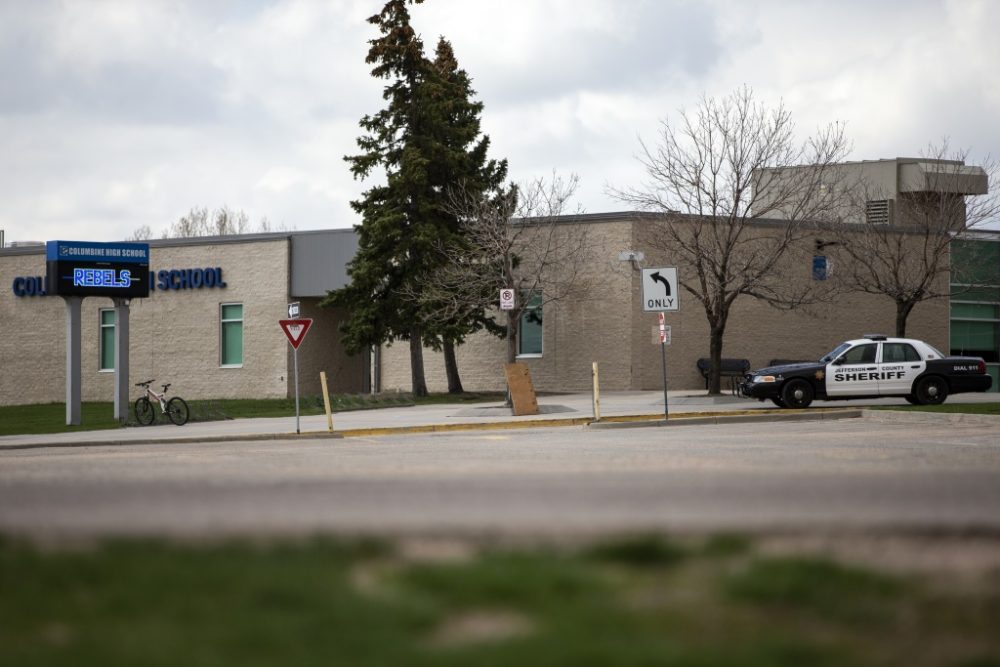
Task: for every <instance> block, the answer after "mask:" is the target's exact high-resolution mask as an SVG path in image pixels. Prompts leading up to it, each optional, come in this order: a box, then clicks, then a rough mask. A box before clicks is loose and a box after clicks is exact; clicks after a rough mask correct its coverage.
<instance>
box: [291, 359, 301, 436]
mask: <svg viewBox="0 0 1000 667" xmlns="http://www.w3.org/2000/svg"><path fill="white" fill-rule="evenodd" d="M294 350H295V353H294V354H293V355H292V357H293V359H294V360H295V432H296V433H301V431H300V430H299V348H297V347H296V348H294Z"/></svg>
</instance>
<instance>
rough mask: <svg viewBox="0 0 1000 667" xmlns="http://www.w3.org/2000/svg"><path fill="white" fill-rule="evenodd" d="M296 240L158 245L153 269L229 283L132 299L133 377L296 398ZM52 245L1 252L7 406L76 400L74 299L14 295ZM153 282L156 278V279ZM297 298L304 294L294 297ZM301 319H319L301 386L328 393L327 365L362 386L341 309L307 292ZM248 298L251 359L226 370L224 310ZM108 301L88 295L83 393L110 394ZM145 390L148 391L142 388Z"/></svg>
mask: <svg viewBox="0 0 1000 667" xmlns="http://www.w3.org/2000/svg"><path fill="white" fill-rule="evenodd" d="M289 262H290V257H289V242H288V238H287V237H282V236H278V237H275V238H270V239H265V240H254V241H247V242H240V241H239V240H237V239H227V240H226V241H223V242H218V243H213V242H210V241H207V242H205V243H191V242H178V243H176V244H171V243H170V242H164V241H161V242H158V243H157V244H155V245H153V246H152V247H151V248H150V268H151V269H152V270H153V271H154V272H159V271H160V270H170V269H187V268H206V267H213V268H214V267H221V268H222V276H223V280H224V281H225V283H226V286H225V287H224V288H219V287H214V288H200V289H179V290H162V289H157V290H154V291H153V292H152V293H151V294H150V297H149V298H147V299H135V300H133V301H132V303H131V306H130V316H129V325H130V352H129V363H130V376H131V377H130V384H131V383H135V382H138V381H141V380H147V379H150V378H155V379H156V381H157V382H158V383H159V382H164V383H165V382H170V383H172V387H171V393H176V394H178V395H181V396H184V397H185V398H190V399H208V398H246V397H256V398H278V397H286V396H289V395H294V391H295V390H294V384H292V382H293V377H292V356H291V346H290V345H288V343H287V341H286V340H285V337H284V334H283V333H282V332H281V329H280V328H279V326H278V320H279V319H282V318H285V317H287V304H288V302H289V301H290V300H291V297H290V296H289V286H288V280H289V274H290V266H289ZM44 275H45V253H44V248H41V249H38V250H37V251H35V250H33V249H32V250H31V251H28V252H27V253H22V252H12V251H8V252H6V253H4V254H3V256H2V257H0V285H3V286H5V287H6V289H5V290H4V291H3V292H2V293H0V370H2V372H0V405H19V404H30V403H43V402H62V401H64V400H65V397H66V389H65V386H66V385H65V377H66V369H65V366H66V307H65V305H64V302H63V300H62V299H60V298H58V297H54V296H23V297H18V296H15V295H14V294H13V290H12V287H11V286H12V284H13V281H14V279H15V277H17V276H44ZM154 285H155V283H154ZM296 300H298V299H296ZM301 301H302V316H303V317H313V318H315V321H314V324H313V327H312V329H311V330H310V331H309V334H308V338H307V339H306V341H305V342H304V343H303V345H302V346H301V347H300V349H299V372H300V391H301V392H302V393H305V394H318V393H319V392H320V383H319V371H321V370H325V371H326V373H327V376H328V381H329V383H330V390H331V392H359V391H364V389H365V387H366V379H367V366H366V359H365V358H364V357H348V356H347V355H346V354H344V353H343V351H342V349H341V348H340V346H339V344H337V343H336V342H335V341H336V340H337V326H338V324H339V321H340V317H341V314H340V313H338V312H335V311H331V310H326V309H319V308H318V307H317V305H316V304H317V302H318V299H302V300H301ZM228 303H239V304H242V305H243V364H242V366H240V367H223V366H222V365H221V359H220V354H221V352H220V335H221V333H220V332H221V328H220V308H221V306H222V304H228ZM112 307H113V303H112V301H111V299H109V298H101V297H88V298H86V299H84V300H83V305H82V318H81V335H82V354H81V362H82V380H83V384H82V396H83V400H84V401H107V400H112V398H113V390H114V372H111V371H100V370H99V365H100V358H99V355H100V352H99V350H100V327H99V323H100V313H99V311H100V310H101V309H102V308H112ZM136 393H138V392H136Z"/></svg>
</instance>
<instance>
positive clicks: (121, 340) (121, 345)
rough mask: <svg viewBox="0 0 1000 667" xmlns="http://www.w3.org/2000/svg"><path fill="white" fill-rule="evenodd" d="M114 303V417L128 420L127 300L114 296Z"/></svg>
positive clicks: (122, 420) (119, 419)
mask: <svg viewBox="0 0 1000 667" xmlns="http://www.w3.org/2000/svg"><path fill="white" fill-rule="evenodd" d="M112 301H114V303H115V419H117V420H118V421H119V422H125V421H127V420H128V378H129V368H128V350H129V343H128V339H129V324H128V315H129V301H130V299H122V298H114V299H112Z"/></svg>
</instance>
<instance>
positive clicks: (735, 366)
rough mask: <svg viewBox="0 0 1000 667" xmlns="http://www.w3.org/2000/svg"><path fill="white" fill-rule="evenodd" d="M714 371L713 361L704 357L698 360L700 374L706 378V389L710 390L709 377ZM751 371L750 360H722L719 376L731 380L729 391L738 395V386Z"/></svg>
mask: <svg viewBox="0 0 1000 667" xmlns="http://www.w3.org/2000/svg"><path fill="white" fill-rule="evenodd" d="M711 370H712V360H711V359H707V358H704V357H702V358H701V359H699V360H698V372H699V373H701V376H702V377H703V378H705V389H708V375H709V373H710V372H711ZM749 370H750V360H749V359H722V360H721V368H720V369H719V376H720V377H724V378H726V377H727V378H729V389H730V391H732V392H733V393H734V394H735V393H736V385H738V384H739V381H740V380H741V379H742V378H743V376H744V375H746V373H747V371H749Z"/></svg>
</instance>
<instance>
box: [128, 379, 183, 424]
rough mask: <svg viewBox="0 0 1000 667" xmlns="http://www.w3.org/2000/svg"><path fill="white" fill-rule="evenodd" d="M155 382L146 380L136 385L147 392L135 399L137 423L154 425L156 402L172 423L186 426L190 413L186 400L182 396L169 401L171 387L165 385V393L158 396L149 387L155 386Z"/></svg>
mask: <svg viewBox="0 0 1000 667" xmlns="http://www.w3.org/2000/svg"><path fill="white" fill-rule="evenodd" d="M153 382H155V380H146V381H145V382H136V384H135V386H137V387H142V388H143V389H144V390H145V393H144V394H143V395H142V396H140V397H139V398H137V399H135V419H136V421H137V422H139V423H140V424H142V425H143V426H149V425H150V424H152V423H153V420H155V419H156V414H155V413H154V412H153V402H154V401H155V402H156V403H158V404H159V405H160V413H161V414H165V415H167V417H169V418H170V421H172V422H173V423H175V424H177V425H178V426H184V424H187V421H188V417H189V416H190V412H189V411H188V405H187V403H186V402H185V401H184V399H183V398H181V397H180V396H174V397H173V398H171V399H170V400H169V401H168V400H167V389H169V388H170V385H169V384H165V385H163V393H162V394H158V393H156V392H155V391H153V390H152V389H151V388H150V387H149V385H151V384H153ZM150 399H152V400H150Z"/></svg>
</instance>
